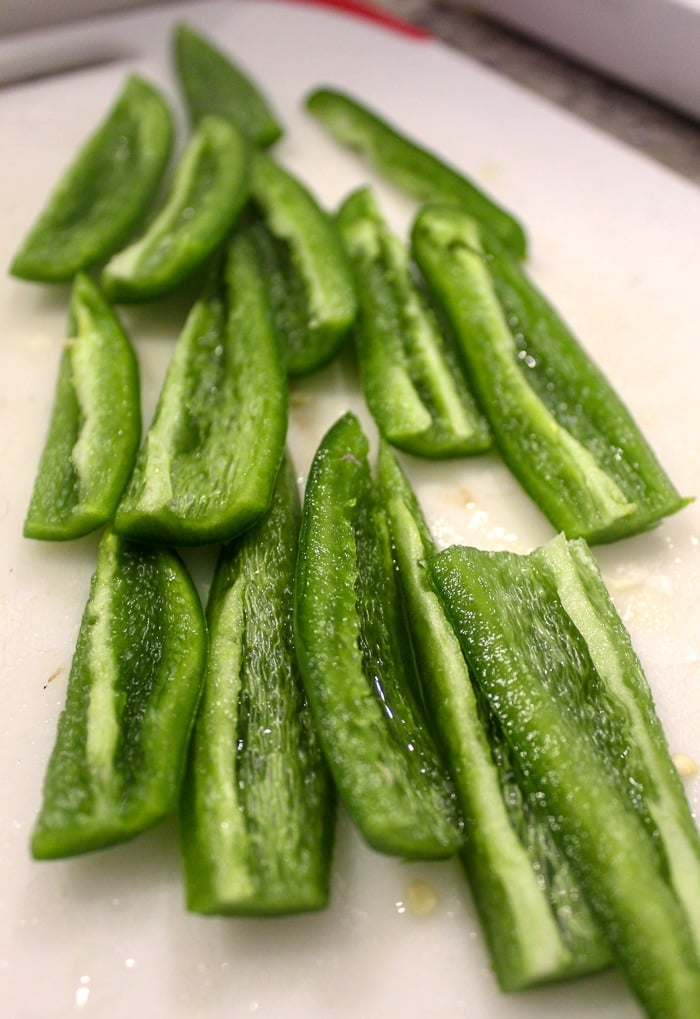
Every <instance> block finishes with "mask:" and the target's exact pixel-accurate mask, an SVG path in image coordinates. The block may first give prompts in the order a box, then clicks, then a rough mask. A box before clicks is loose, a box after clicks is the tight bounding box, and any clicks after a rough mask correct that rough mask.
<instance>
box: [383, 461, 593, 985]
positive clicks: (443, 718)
mask: <svg viewBox="0 0 700 1019" xmlns="http://www.w3.org/2000/svg"><path fill="white" fill-rule="evenodd" d="M378 480H379V486H380V493H381V497H382V503H383V505H384V507H385V510H386V514H387V518H388V520H389V528H390V531H391V538H392V547H393V550H394V558H395V561H396V566H397V571H398V576H399V586H400V589H401V595H402V599H403V602H404V606H405V609H406V616H407V620H408V627H409V630H410V634H411V641H412V645H413V649H414V652H415V656H416V662H417V665H418V671H419V675H420V679H421V689H422V691H423V696H424V698H425V702H426V705H427V712H428V718H429V720H430V724H431V727H432V729H433V731H434V734H435V738H436V740H437V741H438V743H439V744H440V746H441V748H442V750H443V753H444V755H445V760H446V761H447V763H448V766H449V768H450V772H451V775H452V779H453V782H454V785H455V789H456V792H457V797H458V799H459V805H460V808H461V811H462V814H463V817H464V835H465V838H464V847H463V849H462V850H461V854H460V855H461V857H462V861H463V863H464V867H465V870H466V874H467V877H468V880H469V884H470V887H471V891H472V895H473V898H474V902H475V905H476V907H477V910H478V913H479V917H480V919H481V923H482V927H483V931H484V934H485V937H486V942H487V945H488V948H489V953H490V956H491V960H492V964H493V968H494V972H495V975H496V978H497V980H498V983H499V986H500V987H501V989H502V990H504V991H515V990H522V989H524V988H527V987H533V986H536V985H538V984H542V983H551V982H552V981H557V980H564V979H568V978H570V977H573V976H577V975H580V974H582V973H588V972H591V971H595V970H597V969H600V968H602V967H604V966H607V965H609V964H610V963H611V961H612V953H611V951H610V948H609V946H608V944H607V941H606V939H605V938H604V937H603V935H602V933H601V931H600V928H599V927H598V924H597V922H596V921H595V920H594V918H593V917H592V915H591V911H590V909H589V907H588V905H587V903H586V901H585V898H584V897H583V895H582V892H581V886H580V884H579V882H578V880H577V879H576V877H575V876H574V874H573V873H572V868H571V865H570V864H569V861H568V860H567V858H566V857H565V856H564V854H563V853H562V851H561V849H560V848H559V847H558V846H557V844H556V842H555V840H554V837H553V835H552V832H551V828H550V825H549V820H548V818H547V816H546V815H545V814H544V812H543V811H541V810H540V809H539V808H538V804H537V802H536V801H535V800H533V799H531V798H530V797H529V796H528V791H527V787H526V786H525V784H524V782H523V781H522V778H521V777H520V776H519V775H518V771H517V766H516V764H515V761H514V759H513V754H512V752H511V751H510V749H509V747H508V744H507V741H506V739H505V737H504V734H503V732H502V730H501V728H500V726H499V724H498V720H497V718H496V716H495V715H494V713H493V712H492V711H491V710H490V708H489V706H488V703H487V701H486V698H485V697H484V696H483V694H482V693H481V692H480V690H479V688H478V687H477V686H475V685H474V684H473V682H472V677H471V675H470V671H469V666H468V664H467V661H466V659H465V657H464V654H463V653H462V649H461V646H460V643H459V639H458V637H457V635H456V633H455V632H454V630H453V628H452V624H451V622H450V619H449V618H448V616H447V613H446V611H445V609H444V607H443V605H442V602H441V601H440V598H439V595H438V592H437V590H436V587H435V585H434V583H433V580H432V577H431V575H430V572H429V571H428V569H427V566H426V563H427V562H428V560H429V559H430V558H431V557H432V556H434V555H435V554H436V551H437V550H436V548H435V546H434V543H433V540H432V537H431V535H430V532H429V530H428V526H427V524H426V522H425V519H424V517H423V514H422V512H421V509H420V506H419V505H418V501H417V499H416V497H415V495H414V493H413V490H412V488H411V486H410V484H409V481H408V479H407V477H406V475H405V474H404V472H403V471H402V469H401V466H400V465H399V463H398V460H397V459H396V456H395V455H394V453H393V452H392V451H391V449H390V448H389V447H388V446H387V445H386V443H382V444H381V446H380V450H379V458H378Z"/></svg>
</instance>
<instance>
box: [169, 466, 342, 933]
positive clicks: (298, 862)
mask: <svg viewBox="0 0 700 1019" xmlns="http://www.w3.org/2000/svg"><path fill="white" fill-rule="evenodd" d="M300 515H301V511H300V505H299V493H298V489H297V482H296V477H295V475H294V471H293V469H292V465H291V462H290V461H289V459H288V458H286V459H285V461H284V463H283V465H282V468H281V469H280V473H279V478H278V481H277V485H276V488H275V493H274V496H273V500H272V504H271V506H270V510H269V512H268V513H267V514H266V515H265V517H263V519H262V520H261V521H260V522H259V523H258V524H256V525H255V526H253V527H252V528H250V529H249V530H248V531H246V533H245V535H243V536H242V537H241V538H239V539H238V540H237V541H234V542H233V543H231V545H229V546H226V547H224V549H222V552H221V554H220V556H219V560H218V563H217V567H216V572H215V575H214V582H213V585H212V589H211V593H210V595H209V604H208V608H207V619H208V623H209V634H210V641H209V659H208V665H207V673H206V679H205V685H204V694H203V697H202V703H201V706H200V710H199V713H198V716H197V722H196V724H195V729H194V733H193V740H192V749H191V753H190V760H189V765H188V771H187V776H186V779H185V785H184V791H183V799H182V805H181V836H182V848H183V860H184V868H185V884H186V889H187V905H188V908H189V909H191V910H194V911H196V912H200V913H230V914H236V915H240V914H250V915H264V914H276V913H291V912H300V911H305V910H316V909H322V908H323V907H325V906H326V905H327V902H328V883H329V870H330V859H331V849H332V842H333V818H334V794H333V791H332V787H331V783H330V778H329V775H328V772H327V769H326V764H325V761H324V759H323V756H322V754H321V750H320V747H319V744H318V740H317V737H316V735H315V732H314V730H313V725H312V721H311V716H310V713H309V709H308V705H307V703H306V699H305V697H304V693H303V687H302V684H301V679H300V677H299V671H298V667H297V663H296V655H295V650H294V634H293V618H292V617H293V601H294V599H293V590H294V569H295V565H296V554H297V541H298V531H299V520H300ZM271 620H274V625H273V626H271V625H270V621H271Z"/></svg>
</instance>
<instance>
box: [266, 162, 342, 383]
mask: <svg viewBox="0 0 700 1019" xmlns="http://www.w3.org/2000/svg"><path fill="white" fill-rule="evenodd" d="M250 192H251V198H252V199H253V201H254V203H255V205H256V207H257V208H258V210H259V211H260V213H261V216H262V219H263V221H264V224H265V226H266V228H267V233H268V237H267V238H265V237H264V236H263V235H262V234H261V236H260V241H259V243H260V246H261V247H260V250H261V254H262V255H263V256H264V257H265V275H266V278H267V280H268V283H269V286H270V293H271V298H272V304H273V308H274V310H275V317H276V320H277V323H278V333H279V335H280V341H281V343H282V351H283V355H284V359H285V364H286V367H287V374H288V375H290V376H298V375H306V374H308V373H309V372H312V371H316V370H317V369H318V368H320V367H322V366H323V365H325V364H326V363H327V362H328V361H330V360H331V359H332V358H333V357H334V356H335V354H336V353H337V352H338V350H339V349H340V347H341V345H342V344H343V342H344V341H345V339H346V337H347V336H348V333H349V331H350V327H351V326H352V323H353V321H354V319H355V313H356V300H355V288H354V285H353V280H352V273H351V271H350V266H349V264H348V260H347V258H346V256H345V252H344V251H343V247H342V244H341V242H340V237H339V236H338V231H337V229H336V225H335V223H334V222H333V220H332V218H331V217H330V216H329V215H328V213H327V212H326V211H325V210H324V209H322V208H321V206H320V205H319V204H318V202H317V201H316V199H315V197H314V196H313V195H312V194H311V192H310V191H309V190H308V188H307V187H305V185H304V184H302V182H301V181H300V180H299V178H297V177H295V176H294V175H293V174H291V173H290V172H289V171H288V170H285V169H284V167H282V166H281V165H280V164H279V163H277V162H276V161H275V160H273V159H272V158H270V156H268V155H267V154H265V153H262V152H256V153H255V154H254V156H253V161H252V170H251V181H250Z"/></svg>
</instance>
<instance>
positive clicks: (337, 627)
mask: <svg viewBox="0 0 700 1019" xmlns="http://www.w3.org/2000/svg"><path fill="white" fill-rule="evenodd" d="M367 456H368V442H367V439H366V437H365V435H364V433H363V431H362V429H361V427H360V424H359V422H358V420H357V418H356V417H355V416H354V415H352V414H350V413H347V414H345V415H344V416H343V417H341V418H340V419H339V420H338V421H337V422H336V423H335V424H334V425H333V426H332V427H331V428H330V429H329V431H328V432H327V433H326V435H325V437H324V438H323V440H322V441H321V444H320V446H319V448H318V450H317V452H316V455H315V457H314V460H313V463H312V466H311V470H310V473H309V477H308V481H307V486H306V495H305V499H304V508H303V513H302V525H301V534H300V539H299V558H298V565H297V574H296V593H295V617H294V618H295V635H296V644H297V655H298V659H299V666H300V669H301V674H302V679H303V681H304V685H305V688H306V692H307V696H308V699H309V704H310V706H311V710H312V712H313V715H314V719H315V722H316V730H317V732H318V735H319V739H320V741H321V745H322V747H323V750H324V752H325V755H326V758H327V760H328V763H329V766H330V769H331V772H332V774H333V778H334V779H335V783H336V787H337V789H338V793H339V796H340V798H341V800H342V801H343V803H344V805H345V807H346V809H347V811H348V813H349V814H350V816H351V817H352V819H353V820H354V822H355V824H356V825H357V828H358V829H359V831H360V833H361V834H362V835H363V836H364V838H365V840H366V841H367V842H368V843H369V845H370V846H372V847H373V848H374V849H376V850H378V851H380V852H383V853H390V854H396V855H398V856H402V857H406V858H431V857H435V858H439V857H446V856H450V855H451V854H452V853H454V852H455V851H456V850H457V849H458V847H459V846H460V843H461V839H462V834H461V822H460V819H459V816H458V812H457V809H456V805H455V794H454V790H453V788H452V785H451V782H450V780H449V778H448V777H447V774H446V773H445V770H444V767H443V764H442V762H441V760H440V758H439V755H438V753H437V750H436V748H435V745H434V743H433V740H432V738H431V736H430V734H429V732H428V731H427V729H426V726H425V721H424V719H423V718H422V717H421V713H420V710H419V707H418V701H417V692H416V677H415V672H414V665H413V659H412V655H411V652H410V644H409V640H408V634H407V632H406V629H405V623H404V620H403V617H402V612H401V605H400V602H399V599H398V589H397V586H396V580H395V576H394V566H393V561H392V557H391V547H390V543H389V534H388V529H387V524H386V519H385V517H384V515H383V511H382V509H381V505H380V503H379V502H378V499H377V493H376V487H375V483H374V481H373V479H372V477H371V474H370V470H369V464H368V459H367Z"/></svg>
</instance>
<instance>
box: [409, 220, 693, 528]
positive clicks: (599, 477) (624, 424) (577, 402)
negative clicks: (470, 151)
mask: <svg viewBox="0 0 700 1019" xmlns="http://www.w3.org/2000/svg"><path fill="white" fill-rule="evenodd" d="M413 250H414V253H415V256H416V259H417V261H418V264H419V265H420V267H421V270H422V271H423V273H424V274H425V277H426V279H427V281H428V284H429V286H430V288H431V289H432V291H433V293H434V295H435V297H436V300H437V301H438V302H439V304H440V305H441V307H442V309H443V311H444V313H445V315H446V317H447V318H448V319H449V321H450V322H451V324H452V326H453V328H454V331H455V335H456V340H457V343H458V344H459V346H460V349H461V351H462V353H463V356H464V359H465V362H466V364H467V366H468V371H469V378H470V380H471V383H472V386H473V389H474V392H475V394H476V396H477V399H478V400H479V403H480V405H481V407H482V409H483V411H484V413H485V414H486V417H487V418H488V420H489V423H490V425H491V428H492V431H493V434H494V439H495V442H496V445H497V446H498V448H499V450H500V452H501V455H502V456H503V459H504V460H505V462H506V463H507V465H508V467H509V468H510V470H511V471H512V473H513V474H514V475H515V477H516V478H518V480H519V481H520V483H521V484H522V485H523V487H524V488H525V489H526V491H527V492H528V493H529V494H530V496H531V497H532V498H533V499H534V500H535V501H536V502H537V504H538V505H539V506H540V508H541V509H542V510H543V512H544V513H545V514H546V515H547V517H548V518H549V519H550V521H551V522H552V523H553V524H554V526H555V527H556V528H557V529H559V530H562V531H564V532H565V533H566V534H567V536H568V537H571V538H574V537H584V538H586V540H587V541H589V542H606V541H613V540H615V539H617V538H622V537H625V536H627V535H631V534H635V533H637V532H639V531H643V530H646V529H647V528H649V527H652V526H654V525H655V524H656V523H658V522H659V520H660V519H661V518H662V517H664V516H666V515H668V514H670V513H675V512H676V511H678V510H679V509H681V508H682V507H683V506H684V505H686V503H687V500H685V499H683V498H681V496H680V495H679V494H678V492H677V491H676V489H675V487H674V486H673V484H672V483H671V481H670V480H669V478H668V477H667V475H666V474H665V472H664V470H663V469H662V467H661V466H660V464H659V463H658V461H657V459H656V457H655V456H654V454H653V452H652V451H651V449H650V448H649V445H648V443H647V442H646V440H645V439H644V437H643V436H642V434H641V432H640V430H639V428H638V427H637V425H636V424H635V422H634V420H633V419H632V417H631V415H630V413H629V411H628V410H627V409H626V408H625V406H624V405H623V404H622V402H621V400H620V399H619V397H618V396H617V394H616V393H615V392H614V390H613V389H612V387H611V386H610V384H609V382H608V381H607V380H606V379H605V378H604V376H603V375H602V373H601V372H600V370H599V369H598V368H597V367H596V366H595V365H594V364H593V363H592V361H591V359H590V358H589V357H588V355H587V354H586V352H585V351H584V350H583V349H582V347H581V346H580V344H579V343H578V341H577V340H576V338H575V337H574V336H573V335H572V333H571V331H570V330H569V329H568V328H567V326H566V325H565V324H564V323H563V322H562V320H561V318H560V317H559V316H558V315H557V313H556V312H555V310H554V309H553V308H552V307H551V305H550V304H549V303H548V302H547V301H545V299H544V297H543V296H542V295H541V294H540V293H539V292H538V291H536V290H535V288H534V287H533V286H532V284H531V283H530V282H529V280H527V279H526V277H525V276H524V274H523V272H522V270H521V269H520V267H519V266H517V265H516V264H515V262H514V261H513V260H512V259H510V258H509V257H508V256H507V255H506V254H504V253H503V252H502V251H501V250H494V249H490V250H489V251H488V252H486V251H485V249H484V245H483V244H482V240H481V238H480V235H479V229H478V227H477V225H476V223H475V222H474V221H473V220H471V219H470V218H469V217H467V216H465V215H463V214H462V213H460V212H459V211H458V210H455V209H453V208H448V207H439V206H435V207H426V208H424V209H423V210H422V211H421V212H420V213H419V214H418V216H417V218H416V221H415V224H414V228H413Z"/></svg>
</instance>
